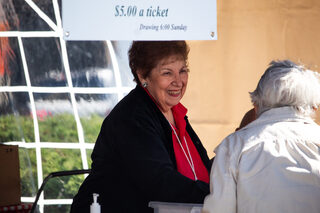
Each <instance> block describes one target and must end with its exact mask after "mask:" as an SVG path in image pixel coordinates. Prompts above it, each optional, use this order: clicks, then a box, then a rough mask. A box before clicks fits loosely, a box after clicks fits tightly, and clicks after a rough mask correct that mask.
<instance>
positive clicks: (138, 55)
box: [128, 41, 189, 84]
mask: <svg viewBox="0 0 320 213" xmlns="http://www.w3.org/2000/svg"><path fill="white" fill-rule="evenodd" d="M188 54H189V47H188V45H187V43H186V42H185V41H133V42H132V44H131V47H130V49H129V51H128V56H129V66H130V68H131V72H132V74H133V76H134V81H136V82H137V84H141V82H140V81H139V78H138V74H137V70H141V72H142V73H141V74H142V76H143V77H144V78H146V77H147V76H148V75H149V74H150V72H151V70H152V69H153V68H155V67H156V66H157V64H158V63H159V62H160V61H161V60H163V59H165V58H167V57H170V56H172V55H178V56H181V57H182V59H183V60H185V61H187V60H188Z"/></svg>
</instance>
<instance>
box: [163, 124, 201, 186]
mask: <svg viewBox="0 0 320 213" xmlns="http://www.w3.org/2000/svg"><path fill="white" fill-rule="evenodd" d="M169 124H170V126H171V129H172V130H173V132H174V134H175V136H176V138H177V140H178V142H179V145H180V147H181V149H182V151H183V154H184V156H185V157H186V159H187V161H188V163H189V165H190V168H191V170H192V172H193V175H194V179H195V180H198V178H197V175H196V170H195V167H194V164H193V160H192V157H191V154H190V151H189V147H188V144H187V140H186V137H185V136H184V137H183V139H184V143H185V144H186V147H187V151H188V155H187V153H186V151H185V150H184V148H183V146H182V143H181V141H180V139H179V137H178V135H177V132H176V130H175V129H174V127H173V126H172V124H171V123H170V122H169Z"/></svg>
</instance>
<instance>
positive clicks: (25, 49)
mask: <svg viewBox="0 0 320 213" xmlns="http://www.w3.org/2000/svg"><path fill="white" fill-rule="evenodd" d="M60 6H61V0H6V1H0V42H1V43H0V45H1V49H0V50H1V55H0V57H1V58H2V59H1V60H0V61H3V63H0V143H5V144H15V145H16V144H17V145H19V158H20V176H21V181H22V199H21V201H22V202H33V201H34V196H35V194H36V192H37V189H38V187H39V186H40V185H41V183H42V181H43V179H44V177H46V176H47V175H48V174H49V173H51V172H55V171H61V170H72V169H82V168H83V169H87V168H90V164H91V161H90V160H91V159H90V154H91V152H92V149H93V146H94V142H95V140H96V137H97V135H98V133H99V130H100V126H101V123H102V121H103V119H104V117H106V116H107V115H108V114H109V112H110V111H111V110H112V108H113V107H114V106H115V104H116V103H117V102H118V101H119V100H121V99H122V98H123V96H124V95H126V94H127V93H128V92H129V91H130V90H131V89H132V88H133V87H134V85H135V83H134V82H133V76H132V74H131V72H130V69H129V66H128V59H127V50H128V47H129V45H130V43H131V42H130V41H67V42H66V41H65V40H63V35H62V32H63V31H62V24H61V22H62V21H61V7H60ZM83 179H84V176H82V175H80V176H70V177H64V178H54V179H51V180H50V181H49V182H48V184H47V185H46V187H45V189H44V193H43V194H42V196H41V197H40V200H39V202H38V204H39V209H40V212H69V208H70V204H71V202H72V197H73V196H74V195H75V193H76V192H77V190H78V188H79V186H80V184H81V183H82V181H83Z"/></svg>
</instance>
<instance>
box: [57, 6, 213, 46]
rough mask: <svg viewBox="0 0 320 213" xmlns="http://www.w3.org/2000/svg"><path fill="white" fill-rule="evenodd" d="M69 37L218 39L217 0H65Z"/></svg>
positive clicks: (63, 8)
mask: <svg viewBox="0 0 320 213" xmlns="http://www.w3.org/2000/svg"><path fill="white" fill-rule="evenodd" d="M62 21H63V29H64V37H65V39H66V40H216V39H217V9H216V0H62Z"/></svg>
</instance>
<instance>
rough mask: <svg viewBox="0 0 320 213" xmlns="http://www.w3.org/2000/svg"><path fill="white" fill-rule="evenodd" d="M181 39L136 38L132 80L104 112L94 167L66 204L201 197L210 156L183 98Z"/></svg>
mask: <svg viewBox="0 0 320 213" xmlns="http://www.w3.org/2000/svg"><path fill="white" fill-rule="evenodd" d="M188 52H189V48H188V46H187V44H186V42H185V41H136V42H133V43H132V45H131V48H130V50H129V64H130V68H131V71H132V74H133V75H134V78H135V81H136V82H137V86H136V88H135V89H133V90H132V91H131V92H130V93H129V94H128V95H127V96H126V97H124V98H123V99H122V100H121V101H120V102H119V103H118V104H117V105H116V106H115V107H114V109H113V110H112V111H111V113H110V114H109V115H108V116H107V117H106V119H105V120H104V122H103V125H102V127H101V131H100V134H99V136H98V139H97V142H96V144H95V147H94V150H93V153H92V156H91V157H92V162H93V163H92V172H91V174H90V175H89V176H88V177H87V178H86V180H85V181H84V183H83V184H82V186H81V187H80V189H79V192H78V194H77V195H76V196H75V197H74V200H73V204H72V209H71V212H77V213H81V212H89V206H90V204H91V203H92V194H93V193H98V194H99V198H98V202H99V203H100V204H101V208H102V212H140V213H144V212H153V210H152V209H151V208H148V203H149V202H150V201H166V202H182V203H202V202H203V199H204V197H205V196H206V195H207V194H208V193H209V185H208V182H209V169H210V167H211V162H210V160H209V158H208V156H207V152H206V150H205V149H204V147H203V146H202V144H201V142H200V139H199V138H198V136H197V135H196V133H195V132H194V131H193V129H192V127H191V125H190V123H189V122H188V119H187V117H186V114H187V109H186V108H185V107H184V106H183V105H182V104H181V103H180V100H181V98H182V97H183V95H184V93H185V91H186V87H187V83H188V73H189V70H188V66H187V64H188V63H187V59H188Z"/></svg>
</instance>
